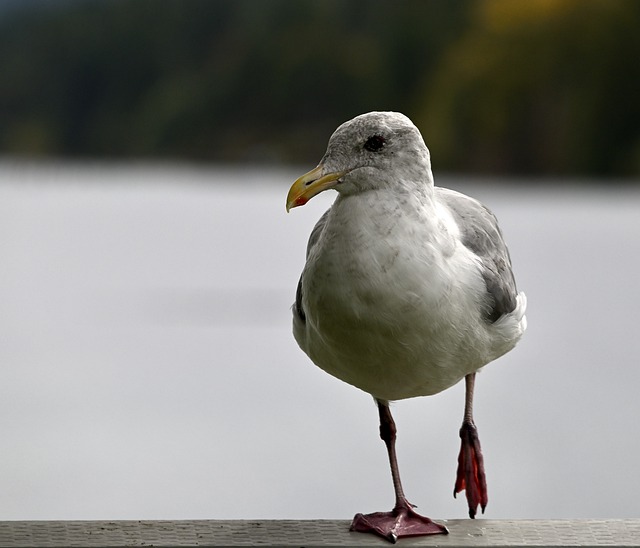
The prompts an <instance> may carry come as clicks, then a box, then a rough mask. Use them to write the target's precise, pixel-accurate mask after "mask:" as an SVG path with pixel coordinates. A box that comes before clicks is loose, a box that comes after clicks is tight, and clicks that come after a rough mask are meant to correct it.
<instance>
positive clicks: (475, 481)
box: [453, 373, 489, 519]
mask: <svg viewBox="0 0 640 548" xmlns="http://www.w3.org/2000/svg"><path fill="white" fill-rule="evenodd" d="M475 377H476V374H475V373H471V374H470V375H467V376H466V377H465V383H466V399H465V406H464V420H463V421H462V427H461V428H460V439H461V445H460V454H459V455H458V473H457V476H456V485H455V487H454V488H453V496H454V497H455V496H456V494H457V493H459V492H460V491H462V490H465V491H466V495H467V503H468V505H469V517H470V518H471V519H473V518H475V517H476V513H477V511H478V505H479V506H480V508H481V509H482V513H484V509H485V508H486V506H487V502H488V501H489V497H488V495H487V480H486V477H485V473H484V460H483V458H482V449H481V448H480V439H479V438H478V430H477V429H476V425H475V424H474V422H473V388H474V385H475Z"/></svg>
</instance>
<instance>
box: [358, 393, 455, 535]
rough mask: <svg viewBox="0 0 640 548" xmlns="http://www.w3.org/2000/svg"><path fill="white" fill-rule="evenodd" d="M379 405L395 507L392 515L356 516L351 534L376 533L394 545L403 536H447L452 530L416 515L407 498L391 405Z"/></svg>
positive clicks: (379, 403) (384, 513) (375, 513)
mask: <svg viewBox="0 0 640 548" xmlns="http://www.w3.org/2000/svg"><path fill="white" fill-rule="evenodd" d="M377 402H378V411H379V413H380V437H381V438H382V440H383V441H384V443H385V445H386V446H387V453H388V454H389V464H390V465H391V477H392V478H393V489H394V491H395V494H396V504H395V507H394V508H393V510H392V511H391V512H374V513H373V514H356V515H355V517H354V518H353V522H352V523H351V531H359V532H361V533H375V534H377V535H380V536H381V537H383V538H385V539H387V540H389V541H390V542H394V543H395V542H396V541H397V540H398V539H399V538H401V537H412V536H422V535H435V534H443V533H444V534H446V533H448V532H449V531H447V528H446V527H444V526H443V525H439V524H437V523H435V522H433V521H431V520H430V519H429V518H427V517H424V516H421V515H420V514H418V513H417V512H415V511H414V510H413V508H414V507H413V505H412V504H411V503H410V502H409V501H408V500H407V499H406V497H405V496H404V491H403V490H402V484H401V482H400V473H399V471H398V461H397V459H396V425H395V422H394V421H393V417H392V416H391V411H390V410H389V404H388V403H387V402H386V401H381V400H377Z"/></svg>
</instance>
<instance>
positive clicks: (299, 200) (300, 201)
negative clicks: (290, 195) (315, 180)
mask: <svg viewBox="0 0 640 548" xmlns="http://www.w3.org/2000/svg"><path fill="white" fill-rule="evenodd" d="M308 201H309V200H308V199H307V198H305V197H304V196H300V197H299V198H296V201H295V202H294V206H295V207H298V206H303V205H304V204H306V203H307V202H308Z"/></svg>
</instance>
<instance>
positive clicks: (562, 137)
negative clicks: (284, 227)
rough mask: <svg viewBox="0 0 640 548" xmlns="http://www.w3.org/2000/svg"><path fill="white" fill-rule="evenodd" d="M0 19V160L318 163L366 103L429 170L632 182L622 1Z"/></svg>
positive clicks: (252, 3)
mask: <svg viewBox="0 0 640 548" xmlns="http://www.w3.org/2000/svg"><path fill="white" fill-rule="evenodd" d="M35 6H36V7H35V8H32V9H26V8H25V9H22V10H19V9H14V10H13V11H11V12H10V13H7V14H5V15H4V16H3V17H2V18H0V74H1V75H2V77H1V78H0V150H1V151H2V152H3V153H5V154H30V155H66V156H98V155H99V156H109V157H115V156H118V157H122V156H124V157H159V156H160V157H164V158H166V157H181V158H193V159H205V160H215V161H227V162H233V161H235V162H247V161H282V162H293V161H295V162H308V163H312V162H315V161H317V160H318V159H319V158H320V156H321V155H322V152H323V149H324V146H325V144H326V139H327V137H328V135H329V134H330V133H331V131H332V130H333V129H334V128H335V127H336V126H337V125H338V124H339V123H341V122H343V121H344V120H346V119H348V118H350V117H352V116H354V115H356V114H360V113H362V112H366V111H369V110H399V111H402V112H405V113H406V114H407V115H409V116H410V117H412V118H413V119H414V121H415V122H416V123H418V125H419V126H420V128H421V130H422V131H423V134H424V135H425V138H426V140H427V143H428V144H429V146H430V148H431V149H432V155H433V156H434V164H435V165H436V166H437V167H438V168H439V169H443V168H446V169H449V170H456V171H473V172H477V171H485V172H493V173H506V172H511V173H541V174H544V173H553V174H558V173H571V174H598V175H600V174H602V175H605V174H606V175H634V174H635V175H637V174H638V172H639V171H640V131H639V128H640V110H639V109H640V106H639V105H640V102H639V101H637V100H636V95H637V90H638V89H639V84H640V74H639V71H640V68H639V67H640V63H637V59H638V58H640V38H639V36H640V33H638V32H637V28H640V27H639V24H640V4H638V3H636V2H632V1H630V0H573V1H571V0H527V2H516V1H514V0H485V1H482V2H473V1H472V0H403V1H397V2H395V1H390V0H359V1H346V0H322V1H321V2H320V1H314V0H162V1H158V0H75V1H73V0H70V1H67V2H60V3H58V4H54V5H53V7H52V6H51V5H50V4H46V3H45V4H40V3H35Z"/></svg>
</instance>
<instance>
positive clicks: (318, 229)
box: [295, 209, 330, 322]
mask: <svg viewBox="0 0 640 548" xmlns="http://www.w3.org/2000/svg"><path fill="white" fill-rule="evenodd" d="M329 211H330V209H327V211H325V212H324V214H323V215H322V217H320V220H319V221H318V222H317V223H316V226H314V227H313V230H312V231H311V235H310V236H309V242H308V243H307V257H309V253H310V251H311V250H312V249H313V246H314V245H316V242H317V241H318V239H319V238H320V234H322V230H323V229H324V226H325V225H326V224H327V216H328V215H329ZM295 310H296V314H297V315H298V318H300V320H301V321H302V322H305V321H306V320H307V316H306V314H305V312H304V308H303V307H302V275H300V279H299V280H298V287H297V289H296V304H295Z"/></svg>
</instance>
